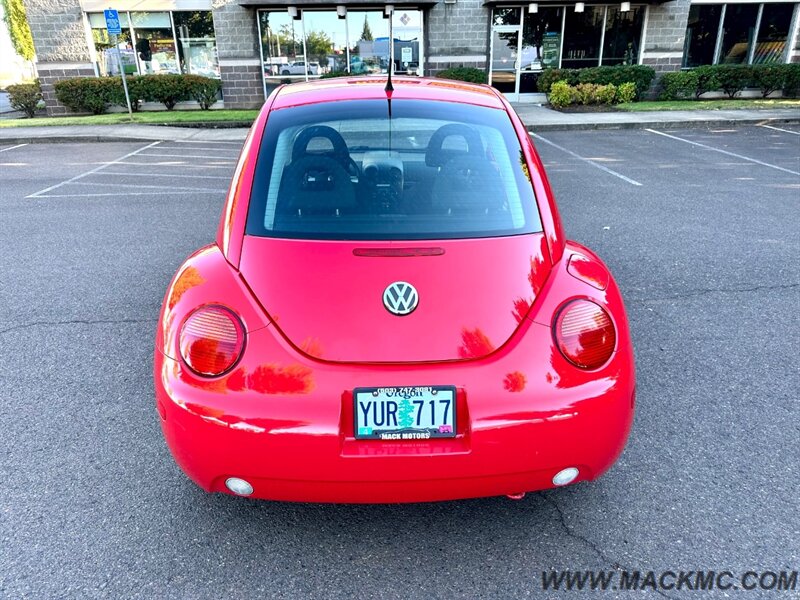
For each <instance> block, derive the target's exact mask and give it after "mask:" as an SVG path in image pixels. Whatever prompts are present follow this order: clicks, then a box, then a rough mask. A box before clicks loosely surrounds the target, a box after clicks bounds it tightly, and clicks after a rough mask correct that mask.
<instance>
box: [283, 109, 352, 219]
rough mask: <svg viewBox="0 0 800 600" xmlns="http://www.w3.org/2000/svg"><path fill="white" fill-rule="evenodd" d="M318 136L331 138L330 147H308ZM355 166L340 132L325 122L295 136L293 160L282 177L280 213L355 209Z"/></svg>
mask: <svg viewBox="0 0 800 600" xmlns="http://www.w3.org/2000/svg"><path fill="white" fill-rule="evenodd" d="M317 138H324V139H326V140H328V141H329V142H330V145H331V149H327V150H309V148H308V147H309V144H310V142H311V141H312V140H314V139H317ZM353 168H355V169H356V170H357V169H358V167H357V166H356V165H355V162H354V161H353V160H352V159H351V158H350V152H349V151H348V149H347V144H346V143H345V141H344V138H342V136H341V135H340V134H339V132H338V131H336V130H335V129H333V128H331V127H327V126H324V125H312V126H311V127H306V128H305V129H303V130H301V131H300V133H298V134H297V137H296V138H295V141H294V145H293V146H292V160H291V162H290V163H289V164H288V165H287V166H286V168H285V169H284V172H283V177H282V178H281V186H280V190H279V193H278V210H279V212H280V213H282V214H293V215H295V216H299V217H302V216H307V215H308V216H310V215H331V214H341V213H342V212H345V211H352V209H354V208H355V207H356V193H355V187H354V185H353V181H352V179H351V172H352V170H353Z"/></svg>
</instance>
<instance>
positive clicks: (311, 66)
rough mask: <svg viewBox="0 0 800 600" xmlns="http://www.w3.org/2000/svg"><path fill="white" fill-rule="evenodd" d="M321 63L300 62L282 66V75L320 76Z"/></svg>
mask: <svg viewBox="0 0 800 600" xmlns="http://www.w3.org/2000/svg"><path fill="white" fill-rule="evenodd" d="M319 71H320V69H319V63H318V62H313V61H312V62H308V63H306V61H304V60H298V61H295V62H292V63H289V64H286V65H282V66H281V75H306V74H308V75H319V74H320V73H319Z"/></svg>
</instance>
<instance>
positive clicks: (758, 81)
mask: <svg viewBox="0 0 800 600" xmlns="http://www.w3.org/2000/svg"><path fill="white" fill-rule="evenodd" d="M746 88H758V89H759V90H761V96H762V97H764V98H766V97H767V96H769V95H770V94H771V93H773V92H777V91H778V90H782V91H783V94H784V96H797V95H798V93H799V92H800V64H789V65H785V64H778V65H707V66H703V67H697V68H695V69H691V70H688V71H677V72H675V73H665V74H664V75H663V76H662V77H661V93H660V96H659V98H661V100H683V99H691V98H699V97H700V96H701V95H702V94H704V93H705V92H713V91H716V90H721V91H722V92H724V93H725V94H727V95H728V97H729V98H734V97H735V96H736V95H737V94H738V93H739V92H741V91H742V90H744V89H746Z"/></svg>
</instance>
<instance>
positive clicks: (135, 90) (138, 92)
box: [120, 75, 151, 112]
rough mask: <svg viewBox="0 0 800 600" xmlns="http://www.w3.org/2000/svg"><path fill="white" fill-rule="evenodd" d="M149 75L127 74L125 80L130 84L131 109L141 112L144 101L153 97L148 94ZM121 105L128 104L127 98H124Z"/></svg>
mask: <svg viewBox="0 0 800 600" xmlns="http://www.w3.org/2000/svg"><path fill="white" fill-rule="evenodd" d="M148 77H149V75H127V76H126V77H125V81H126V82H127V84H128V96H129V97H130V99H131V110H133V112H139V109H140V108H141V107H142V102H147V101H148V100H150V99H151V98H150V97H149V96H148V94H147V78H148ZM120 106H127V105H126V104H125V98H122V101H121V102H120Z"/></svg>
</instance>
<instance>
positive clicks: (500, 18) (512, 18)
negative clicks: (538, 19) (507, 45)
mask: <svg viewBox="0 0 800 600" xmlns="http://www.w3.org/2000/svg"><path fill="white" fill-rule="evenodd" d="M521 14H522V9H521V8H518V7H516V8H514V7H512V8H508V7H505V8H495V9H494V12H493V13H492V25H519V19H520V15H521Z"/></svg>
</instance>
